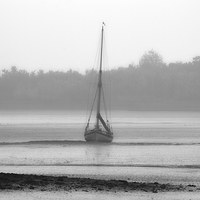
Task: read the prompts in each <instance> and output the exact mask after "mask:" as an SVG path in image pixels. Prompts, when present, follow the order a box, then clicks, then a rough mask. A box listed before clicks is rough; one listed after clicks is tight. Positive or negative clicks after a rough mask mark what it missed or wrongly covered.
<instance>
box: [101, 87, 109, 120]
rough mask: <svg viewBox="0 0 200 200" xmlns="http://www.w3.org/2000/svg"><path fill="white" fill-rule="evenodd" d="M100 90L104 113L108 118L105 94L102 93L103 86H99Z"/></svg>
mask: <svg viewBox="0 0 200 200" xmlns="http://www.w3.org/2000/svg"><path fill="white" fill-rule="evenodd" d="M101 90H102V96H103V105H104V111H105V115H106V120H108V114H107V108H106V101H105V95H104V90H103V87H102V88H101Z"/></svg>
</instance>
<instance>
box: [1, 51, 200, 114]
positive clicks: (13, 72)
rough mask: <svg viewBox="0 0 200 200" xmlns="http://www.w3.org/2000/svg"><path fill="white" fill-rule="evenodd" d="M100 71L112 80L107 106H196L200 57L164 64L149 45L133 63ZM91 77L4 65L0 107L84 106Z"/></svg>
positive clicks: (90, 72)
mask: <svg viewBox="0 0 200 200" xmlns="http://www.w3.org/2000/svg"><path fill="white" fill-rule="evenodd" d="M104 74H105V76H106V77H109V79H110V80H111V83H110V84H109V87H110V94H111V98H110V99H111V109H126V110H191V111H196V110H198V111H200V56H196V57H194V58H193V59H192V61H191V62H186V63H183V62H174V63H169V64H166V63H164V61H163V58H162V56H161V55H159V54H158V53H157V52H155V51H153V50H151V51H148V52H146V53H145V54H144V55H143V56H142V57H141V59H140V61H139V64H138V65H134V64H130V65H129V66H128V67H126V68H125V67H119V68H118V69H112V70H110V71H105V73H104ZM91 76H94V77H95V76H97V72H95V71H94V70H87V71H86V73H85V74H80V73H79V72H77V71H72V70H69V71H68V72H61V71H49V72H44V71H43V70H39V71H38V72H35V71H33V72H27V71H26V70H20V69H17V67H14V66H13V67H11V69H10V70H6V69H4V70H2V76H1V77H0V109H86V108H87V106H88V94H89V88H90V87H91V88H94V87H95V84H94V83H95V82H94V81H93V82H91ZM90 85H91V86H90ZM105 87H106V85H105Z"/></svg>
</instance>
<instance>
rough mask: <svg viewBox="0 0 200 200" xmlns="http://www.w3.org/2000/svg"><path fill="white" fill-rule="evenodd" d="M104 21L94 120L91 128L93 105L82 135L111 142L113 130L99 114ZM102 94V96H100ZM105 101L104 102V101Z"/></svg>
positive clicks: (90, 138) (101, 92)
mask: <svg viewBox="0 0 200 200" xmlns="http://www.w3.org/2000/svg"><path fill="white" fill-rule="evenodd" d="M104 25H105V24H104V23H103V24H102V30H101V50H100V63H99V64H100V66H99V72H98V84H97V93H96V95H95V98H94V102H93V105H94V103H95V102H96V106H97V107H96V122H95V124H94V127H93V128H92V129H91V128H90V127H89V125H90V118H91V114H92V110H93V106H92V109H91V112H90V115H89V118H88V122H87V125H86V128H85V133H84V137H85V140H86V141H87V142H109V143H110V142H112V140H113V132H112V128H111V126H110V123H109V121H108V119H107V120H106V122H105V120H104V119H103V117H102V115H101V101H102V99H104V96H103V95H104V93H103V86H102V60H103V40H104ZM102 96H103V97H102ZM104 103H105V102H104Z"/></svg>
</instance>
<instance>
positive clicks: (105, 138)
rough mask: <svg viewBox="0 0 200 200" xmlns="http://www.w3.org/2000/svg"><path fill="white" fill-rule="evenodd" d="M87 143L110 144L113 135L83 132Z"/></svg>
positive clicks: (93, 131)
mask: <svg viewBox="0 0 200 200" xmlns="http://www.w3.org/2000/svg"><path fill="white" fill-rule="evenodd" d="M84 136H85V140H86V141H87V142H112V140H113V134H112V133H107V132H105V131H101V130H95V129H93V130H88V131H86V132H85V135H84Z"/></svg>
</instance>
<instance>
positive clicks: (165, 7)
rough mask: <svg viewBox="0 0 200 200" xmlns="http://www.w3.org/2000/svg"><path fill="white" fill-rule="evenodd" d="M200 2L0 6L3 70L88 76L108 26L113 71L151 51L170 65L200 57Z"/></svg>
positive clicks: (109, 0)
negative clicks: (73, 73)
mask: <svg viewBox="0 0 200 200" xmlns="http://www.w3.org/2000/svg"><path fill="white" fill-rule="evenodd" d="M199 8H200V1H199V0H99V1H98V0H0V69H3V68H7V69H8V68H10V67H11V66H13V65H15V66H17V67H18V68H20V69H26V70H28V71H33V70H38V69H43V70H45V71H46V70H63V71H67V70H69V69H70V68H71V69H73V70H78V71H80V72H84V71H85V70H86V69H89V68H92V67H93V64H94V59H95V55H96V50H97V45H98V42H99V37H100V30H101V23H102V21H104V22H105V23H106V27H105V31H106V46H107V54H108V61H109V68H116V67H119V66H124V67H126V66H128V64H129V63H132V62H134V63H135V64H137V63H138V61H139V59H140V57H141V56H142V55H143V54H144V53H145V51H148V50H151V49H153V50H155V51H157V52H158V53H160V54H161V55H162V56H163V59H164V61H165V62H167V63H169V62H173V61H183V62H186V61H191V60H192V58H193V57H194V56H197V55H200V39H199V38H200V23H199V19H200V12H199Z"/></svg>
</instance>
